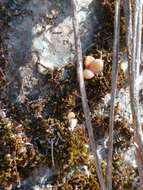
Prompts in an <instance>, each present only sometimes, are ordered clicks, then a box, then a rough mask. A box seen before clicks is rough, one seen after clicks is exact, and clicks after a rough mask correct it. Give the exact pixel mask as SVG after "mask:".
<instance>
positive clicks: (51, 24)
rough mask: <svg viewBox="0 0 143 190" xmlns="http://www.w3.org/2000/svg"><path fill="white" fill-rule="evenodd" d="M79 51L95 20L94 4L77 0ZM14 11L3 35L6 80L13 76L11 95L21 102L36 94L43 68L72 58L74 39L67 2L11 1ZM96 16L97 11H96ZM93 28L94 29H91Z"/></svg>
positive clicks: (41, 78)
mask: <svg viewBox="0 0 143 190" xmlns="http://www.w3.org/2000/svg"><path fill="white" fill-rule="evenodd" d="M77 3H78V18H79V22H80V33H81V41H82V48H83V50H85V49H86V48H87V47H88V46H89V45H90V44H91V41H92V37H93V32H94V31H95V29H97V26H98V20H97V14H95V8H96V9H97V6H99V5H97V2H96V1H94V0H78V1H77ZM9 7H10V10H11V11H12V12H14V16H13V19H12V20H11V22H10V23H9V26H10V27H9V30H8V32H6V34H5V35H4V36H5V37H6V39H5V45H6V47H7V49H8V60H9V63H10V64H9V68H8V75H7V76H8V80H9V81H10V80H11V79H12V78H13V77H14V76H15V78H16V80H15V82H13V83H12V84H11V85H12V89H11V90H10V91H11V96H14V97H17V100H18V101H20V102H24V99H25V96H28V95H29V96H33V94H40V88H41V86H42V87H43V82H42V81H43V76H41V74H42V75H44V74H46V73H47V68H50V69H53V68H54V67H62V66H63V65H65V64H67V63H69V62H72V61H73V58H74V38H73V26H72V18H71V7H70V0H55V1H52V0H51V1H47V0H41V1H39V0H27V1H24V0H17V1H16V0H12V1H9ZM98 13H99V11H98ZM95 26H96V28H95Z"/></svg>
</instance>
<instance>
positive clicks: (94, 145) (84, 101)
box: [71, 0, 107, 190]
mask: <svg viewBox="0 0 143 190" xmlns="http://www.w3.org/2000/svg"><path fill="white" fill-rule="evenodd" d="M71 6H72V21H73V29H74V40H75V50H76V62H77V75H78V81H79V87H80V93H81V99H82V107H83V111H84V115H85V122H86V127H87V131H88V136H89V141H90V145H91V151H92V154H93V156H94V159H95V165H96V171H97V176H98V179H99V183H100V186H101V189H102V190H107V188H106V186H105V181H104V178H103V175H102V170H101V164H100V161H99V158H98V155H97V143H96V141H95V137H94V134H93V128H92V124H91V117H90V109H89V106H88V100H87V95H86V90H85V84H84V78H83V58H82V49H81V41H80V34H79V24H78V18H77V6H76V2H75V0H71Z"/></svg>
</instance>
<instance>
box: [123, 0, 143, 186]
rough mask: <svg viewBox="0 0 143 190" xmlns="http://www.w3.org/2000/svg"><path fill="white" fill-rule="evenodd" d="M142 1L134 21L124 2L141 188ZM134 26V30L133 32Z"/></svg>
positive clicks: (139, 2)
mask: <svg viewBox="0 0 143 190" xmlns="http://www.w3.org/2000/svg"><path fill="white" fill-rule="evenodd" d="M142 3H143V2H142V1H139V0H137V1H136V2H135V8H134V17H135V18H134V19H133V17H132V15H131V13H132V10H131V2H130V1H126V0H125V1H124V12H125V21H126V46H127V57H128V77H129V86H130V100H131V110H132V116H133V123H134V125H135V126H136V128H135V132H134V136H135V139H136V140H135V143H136V145H137V146H136V158H137V164H138V171H139V176H140V187H141V189H142V187H143V131H142V123H141V118H140V111H139V85H138V83H139V81H138V77H139V67H140V62H141V60H140V59H141V35H142V18H141V17H142ZM132 26H133V27H134V29H133V30H132Z"/></svg>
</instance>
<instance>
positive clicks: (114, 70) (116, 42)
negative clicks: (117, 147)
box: [107, 0, 120, 190]
mask: <svg viewBox="0 0 143 190" xmlns="http://www.w3.org/2000/svg"><path fill="white" fill-rule="evenodd" d="M114 26H115V33H114V46H113V63H112V90H111V108H110V121H109V126H110V127H109V145H108V158H107V187H108V189H109V190H112V154H113V129H114V112H115V98H116V88H117V75H118V56H119V36H120V0H117V1H116V9H115V24H114Z"/></svg>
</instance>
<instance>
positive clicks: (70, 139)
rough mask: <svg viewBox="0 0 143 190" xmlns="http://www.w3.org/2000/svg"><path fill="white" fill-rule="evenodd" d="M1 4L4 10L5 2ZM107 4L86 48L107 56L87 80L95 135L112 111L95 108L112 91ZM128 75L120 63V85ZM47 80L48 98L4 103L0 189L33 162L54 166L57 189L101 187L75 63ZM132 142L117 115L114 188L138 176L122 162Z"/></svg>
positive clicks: (110, 4)
mask: <svg viewBox="0 0 143 190" xmlns="http://www.w3.org/2000/svg"><path fill="white" fill-rule="evenodd" d="M0 9H2V10H4V7H1V8H0ZM103 10H104V13H105V17H104V18H103V20H104V24H103V28H102V29H101V30H100V31H99V32H98V33H96V34H95V39H94V40H93V43H94V46H92V48H91V49H89V50H88V52H87V54H92V55H93V56H94V57H95V58H99V56H100V53H99V51H100V52H102V58H103V59H104V62H105V66H104V70H103V74H102V75H99V76H97V77H95V78H93V79H92V80H89V81H85V84H86V90H87V96H88V100H89V105H90V109H91V113H92V123H93V128H94V133H95V138H97V140H99V139H104V137H105V134H107V132H108V128H109V117H108V116H107V115H106V116H105V115H99V114H96V115H95V114H94V113H95V111H96V113H98V106H99V105H100V104H103V105H104V101H103V98H104V97H105V95H106V94H107V93H110V92H111V70H112V44H113V29H114V26H113V19H114V11H113V10H114V1H107V4H104V7H103ZM4 13H5V12H4ZM107 15H108V17H107ZM4 18H5V19H4V20H2V22H1V23H2V25H6V23H7V22H8V20H9V19H10V16H9V15H6V16H4ZM106 18H108V20H107V19H106ZM121 20H122V21H121V23H122V25H123V26H121V34H123V35H124V19H123V18H122V17H121ZM0 45H1V46H0V54H1V58H0V67H1V70H0V86H1V87H4V86H5V83H6V81H5V80H4V75H5V66H6V64H8V63H7V62H6V60H5V56H4V52H5V50H4V49H3V46H2V40H1V41H0ZM124 81H125V76H124V73H123V71H122V70H121V69H120V70H119V74H118V85H117V87H118V89H121V88H122V87H123V86H124ZM47 83H49V85H50V88H51V89H52V91H53V93H52V95H51V96H49V97H48V98H45V99H35V100H27V102H26V103H25V104H24V105H23V104H21V105H17V104H11V102H8V103H6V109H7V111H6V117H5V118H2V117H1V118H0V147H1V148H0V152H1V153H0V186H1V187H0V189H8V187H12V186H13V189H14V188H16V186H17V185H19V184H20V183H21V182H22V181H23V180H24V179H26V178H27V177H28V176H30V175H32V171H33V170H34V169H35V168H39V167H40V166H46V167H54V168H55V169H56V176H55V179H54V185H53V189H54V190H75V189H79V190H94V189H95V190H98V189H100V188H99V183H98V179H97V176H96V169H95V165H94V162H93V160H92V159H91V158H90V152H89V147H88V146H87V145H88V142H89V139H88V136H87V133H86V129H85V127H84V114H83V111H82V105H81V97H80V93H79V87H78V81H77V76H76V66H75V65H74V64H69V65H67V66H66V67H64V68H61V69H55V70H54V71H51V70H49V72H48V74H47ZM6 101H7V100H5V102H6ZM69 111H73V112H75V114H76V118H77V119H78V124H77V126H76V128H75V129H74V131H71V130H70V129H69V122H68V118H67V114H68V112H69ZM106 111H107V112H108V111H109V109H108V110H106ZM117 114H118V113H117ZM131 142H132V132H131V131H130V129H129V128H128V121H127V120H125V119H124V118H122V117H120V119H119V118H118V119H117V120H116V121H115V131H114V154H113V188H114V189H115V190H122V189H124V188H126V189H131V188H132V182H133V181H134V178H135V177H136V176H137V172H136V171H135V169H134V168H133V167H131V166H129V165H128V164H126V163H124V159H123V156H122V154H123V153H124V152H125V151H126V150H127V149H128V148H129V147H130V144H131ZM83 166H86V167H87V169H88V172H89V175H87V173H86V172H85V171H83V170H84V169H83V168H84V167H83ZM105 167H106V162H105V161H103V163H102V168H103V173H104V175H105ZM57 168H58V169H57Z"/></svg>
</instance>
